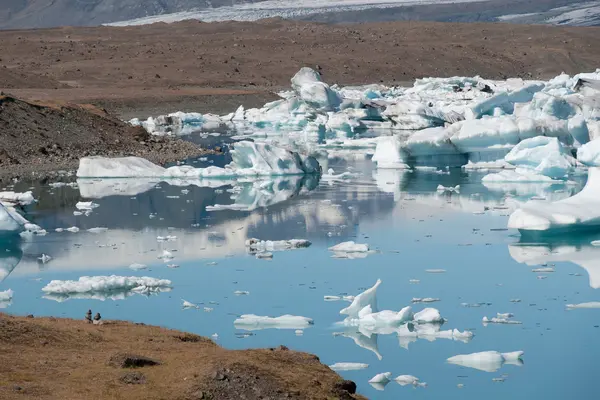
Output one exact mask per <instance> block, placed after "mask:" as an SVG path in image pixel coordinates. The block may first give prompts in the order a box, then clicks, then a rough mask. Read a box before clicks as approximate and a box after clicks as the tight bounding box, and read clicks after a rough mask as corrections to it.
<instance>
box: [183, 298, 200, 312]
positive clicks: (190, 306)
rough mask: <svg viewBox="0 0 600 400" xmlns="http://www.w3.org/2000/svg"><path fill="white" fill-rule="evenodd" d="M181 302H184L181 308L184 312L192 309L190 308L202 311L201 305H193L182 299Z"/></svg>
mask: <svg viewBox="0 0 600 400" xmlns="http://www.w3.org/2000/svg"><path fill="white" fill-rule="evenodd" d="M181 301H182V302H183V304H182V305H181V307H182V308H183V309H184V310H187V309H190V308H195V309H196V310H199V309H200V306H199V305H197V304H194V303H192V302H190V301H187V300H184V299H181Z"/></svg>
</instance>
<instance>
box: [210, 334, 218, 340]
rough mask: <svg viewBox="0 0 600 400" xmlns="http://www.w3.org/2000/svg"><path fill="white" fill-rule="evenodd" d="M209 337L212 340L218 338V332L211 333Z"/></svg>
mask: <svg viewBox="0 0 600 400" xmlns="http://www.w3.org/2000/svg"><path fill="white" fill-rule="evenodd" d="M210 337H211V338H213V339H214V340H217V339H219V334H218V333H213V334H212V335H210Z"/></svg>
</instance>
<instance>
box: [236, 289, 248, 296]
mask: <svg viewBox="0 0 600 400" xmlns="http://www.w3.org/2000/svg"><path fill="white" fill-rule="evenodd" d="M233 294H235V295H236V296H247V295H249V294H250V292H248V291H247V290H236V291H235V292H233Z"/></svg>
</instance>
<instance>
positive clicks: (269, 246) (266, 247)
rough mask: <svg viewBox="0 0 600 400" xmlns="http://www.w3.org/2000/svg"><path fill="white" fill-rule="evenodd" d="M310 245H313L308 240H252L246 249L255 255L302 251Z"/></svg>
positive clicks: (248, 242)
mask: <svg viewBox="0 0 600 400" xmlns="http://www.w3.org/2000/svg"><path fill="white" fill-rule="evenodd" d="M310 245H311V243H310V242H309V241H308V240H306V239H290V240H260V239H256V238H251V239H247V240H246V247H247V248H248V250H249V251H251V252H253V253H256V252H258V253H260V252H266V251H284V250H292V249H301V248H305V247H309V246H310Z"/></svg>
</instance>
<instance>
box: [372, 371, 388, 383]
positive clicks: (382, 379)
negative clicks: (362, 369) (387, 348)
mask: <svg viewBox="0 0 600 400" xmlns="http://www.w3.org/2000/svg"><path fill="white" fill-rule="evenodd" d="M391 380H392V373H391V372H382V373H380V374H377V375H375V376H374V377H372V378H371V379H369V383H383V384H386V383H388V382H389V381H391Z"/></svg>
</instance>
